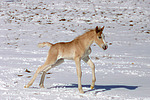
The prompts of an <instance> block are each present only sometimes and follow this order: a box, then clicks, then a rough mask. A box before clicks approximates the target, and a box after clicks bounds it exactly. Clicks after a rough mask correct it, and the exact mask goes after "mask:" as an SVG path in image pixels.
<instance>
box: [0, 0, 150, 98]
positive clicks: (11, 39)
mask: <svg viewBox="0 0 150 100" xmlns="http://www.w3.org/2000/svg"><path fill="white" fill-rule="evenodd" d="M149 12H150V1H149V0H113V1H111V0H61V1H60V0H1V1H0V62H1V63H0V98H1V100H20V99H21V100H29V99H30V100H43V99H44V100H47V99H49V100H70V99H71V100H112V99H114V100H149V99H150V94H149V93H150V36H149V35H150V13H149ZM97 25H98V26H105V29H104V34H105V36H106V40H107V41H108V45H109V48H108V50H106V51H103V50H102V49H101V48H99V47H98V46H96V44H93V45H92V46H91V48H92V54H91V59H92V61H93V62H94V63H95V66H96V78H97V81H96V86H95V88H94V89H93V90H91V89H90V84H91V81H92V72H91V69H90V67H89V66H88V65H87V64H85V63H84V62H82V74H83V75H82V85H83V90H84V91H85V94H80V93H79V92H78V88H77V75H76V68H75V63H74V62H73V61H71V60H66V61H65V62H64V63H63V64H61V65H59V66H57V67H55V68H54V69H52V70H50V71H49V73H52V74H47V75H46V79H45V88H44V89H40V88H39V81H40V76H41V74H40V75H39V76H38V77H37V79H36V80H35V82H34V84H33V85H32V86H31V87H30V88H27V89H25V88H24V85H25V84H27V83H28V82H29V81H30V80H31V78H32V76H33V74H34V73H35V71H36V69H37V68H38V66H40V65H42V64H43V63H44V61H45V60H46V56H47V52H48V49H49V48H48V47H45V48H42V49H41V48H38V47H37V44H38V43H40V42H46V41H49V42H51V43H56V42H60V41H71V40H72V39H74V38H75V37H77V36H78V35H81V34H83V33H84V32H86V31H87V30H88V29H92V28H95V27H96V26H97ZM26 69H28V70H29V71H31V72H26Z"/></svg>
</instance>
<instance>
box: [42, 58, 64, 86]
mask: <svg viewBox="0 0 150 100" xmlns="http://www.w3.org/2000/svg"><path fill="white" fill-rule="evenodd" d="M63 62H64V59H59V60H57V62H56V63H55V64H54V65H51V66H49V67H47V68H46V69H45V70H44V71H43V74H42V76H41V81H40V84H39V86H40V87H41V88H44V79H45V75H46V72H47V71H49V70H50V69H51V68H54V67H55V66H58V65H60V64H61V63H63Z"/></svg>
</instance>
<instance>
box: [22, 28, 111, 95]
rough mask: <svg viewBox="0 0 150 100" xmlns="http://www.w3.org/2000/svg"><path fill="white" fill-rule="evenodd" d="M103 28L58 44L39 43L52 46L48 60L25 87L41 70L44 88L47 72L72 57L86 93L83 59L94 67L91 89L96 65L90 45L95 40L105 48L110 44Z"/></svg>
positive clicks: (93, 83)
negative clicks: (83, 77) (82, 78)
mask: <svg viewBox="0 0 150 100" xmlns="http://www.w3.org/2000/svg"><path fill="white" fill-rule="evenodd" d="M103 29H104V27H102V28H98V26H97V27H96V28H95V29H93V30H89V31H88V32H86V33H84V34H83V35H81V36H78V37H76V38H75V39H74V40H72V41H70V42H59V43H56V44H52V43H49V42H44V43H39V44H38V46H39V47H44V46H49V47H50V49H49V52H48V56H47V59H46V62H45V63H44V64H43V65H42V66H40V67H39V68H38V69H37V71H36V72H35V74H34V76H33V78H32V79H31V81H30V82H29V83H28V84H27V85H25V86H24V87H25V88H28V87H30V86H31V85H32V84H33V82H34V80H35V79H36V77H37V76H38V74H39V73H40V72H43V74H42V76H41V81H40V84H39V85H40V87H41V88H44V85H43V84H44V78H45V74H46V72H47V71H48V70H50V69H51V68H53V67H55V66H57V65H59V64H61V63H63V62H64V59H71V60H74V61H75V64H76V70H77V76H78V89H79V92H80V93H84V91H83V90H82V85H81V76H82V73H81V60H83V61H84V62H86V63H87V64H88V65H89V66H90V67H91V69H92V84H91V89H93V88H94V85H95V81H96V78H95V65H94V63H93V62H92V61H91V59H90V57H89V55H90V53H91V48H90V46H91V44H92V43H94V42H95V43H96V44H97V45H98V46H99V47H101V48H102V49H104V50H106V49H107V48H108V45H107V44H106V42H105V39H104V34H103V33H102V32H103Z"/></svg>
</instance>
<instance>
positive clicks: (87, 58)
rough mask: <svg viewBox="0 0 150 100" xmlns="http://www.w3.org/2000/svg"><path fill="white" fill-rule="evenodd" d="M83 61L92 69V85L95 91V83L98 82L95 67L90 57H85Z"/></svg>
mask: <svg viewBox="0 0 150 100" xmlns="http://www.w3.org/2000/svg"><path fill="white" fill-rule="evenodd" d="M82 60H83V61H84V62H86V63H87V64H88V65H89V66H90V67H91V69H92V84H91V89H93V88H94V86H95V81H96V77H95V65H94V63H93V62H92V61H91V59H90V58H89V56H87V57H84V58H83V59H82Z"/></svg>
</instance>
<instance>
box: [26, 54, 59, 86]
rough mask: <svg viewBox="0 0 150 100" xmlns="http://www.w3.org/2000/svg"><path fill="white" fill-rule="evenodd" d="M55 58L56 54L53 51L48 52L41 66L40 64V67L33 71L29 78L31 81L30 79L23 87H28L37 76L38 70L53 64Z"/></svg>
mask: <svg viewBox="0 0 150 100" xmlns="http://www.w3.org/2000/svg"><path fill="white" fill-rule="evenodd" d="M56 60H57V56H56V54H55V53H53V54H48V57H47V59H46V62H45V64H44V65H42V66H40V67H39V68H38V69H37V70H36V72H35V74H34V76H33V78H32V79H31V81H30V82H29V83H28V84H27V85H25V86H24V88H28V87H30V86H31V85H32V84H33V82H34V81H35V79H36V77H37V76H38V74H39V73H40V72H42V71H43V70H45V69H46V68H47V67H49V66H50V65H53V64H55V62H56Z"/></svg>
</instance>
